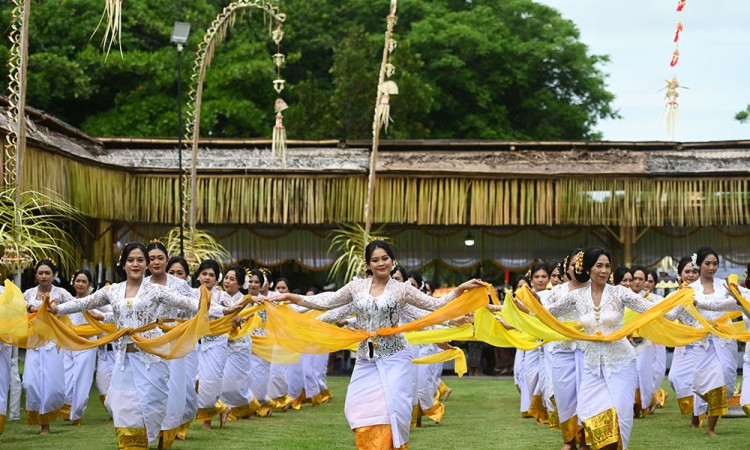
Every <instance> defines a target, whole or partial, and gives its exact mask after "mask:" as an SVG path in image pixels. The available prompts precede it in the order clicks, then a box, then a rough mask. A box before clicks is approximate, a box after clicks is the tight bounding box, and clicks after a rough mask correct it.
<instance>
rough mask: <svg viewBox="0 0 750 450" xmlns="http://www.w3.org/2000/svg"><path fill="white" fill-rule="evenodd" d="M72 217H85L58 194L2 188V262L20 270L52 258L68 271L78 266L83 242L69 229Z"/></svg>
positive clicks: (73, 219)
mask: <svg viewBox="0 0 750 450" xmlns="http://www.w3.org/2000/svg"><path fill="white" fill-rule="evenodd" d="M71 220H72V221H75V222H78V223H83V216H82V215H81V213H80V212H79V211H78V210H77V209H76V208H75V207H73V206H72V205H70V204H69V203H67V202H65V201H64V200H63V199H61V198H60V197H59V196H57V195H55V194H44V193H41V192H37V191H24V192H21V193H20V194H19V195H16V189H15V188H5V189H2V190H0V247H1V248H2V249H3V254H2V257H0V265H2V267H3V268H4V269H5V270H7V271H8V272H10V273H20V272H22V271H23V270H24V269H27V268H29V267H31V265H32V264H33V262H34V261H38V260H40V259H43V258H49V259H52V260H53V261H55V262H56V263H57V264H58V265H60V266H62V267H64V268H65V269H67V270H68V271H71V270H73V269H74V268H76V267H78V262H79V260H80V255H81V248H80V244H79V243H78V240H77V239H76V238H75V237H74V236H73V235H72V234H71V233H70V231H68V230H67V229H66V225H67V224H68V223H69V222H70V221H71Z"/></svg>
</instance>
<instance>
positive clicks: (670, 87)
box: [659, 0, 688, 140]
mask: <svg viewBox="0 0 750 450" xmlns="http://www.w3.org/2000/svg"><path fill="white" fill-rule="evenodd" d="M685 2H686V0H679V1H678V2H677V12H678V13H680V18H679V21H678V22H677V28H676V29H675V32H674V39H673V42H674V47H675V48H674V51H673V52H672V59H671V60H670V61H669V66H670V67H676V66H677V63H678V62H679V61H680V33H682V31H683V30H684V26H683V25H682V10H683V8H685ZM666 81H667V84H666V86H664V87H663V88H661V89H659V92H661V91H666V93H665V95H664V99H665V100H666V111H665V113H664V115H665V122H666V123H667V134H668V135H669V139H671V140H674V139H675V134H676V133H677V121H678V119H679V110H678V106H679V103H678V98H679V97H680V93H679V92H677V89H688V87H687V86H682V85H680V82H679V81H677V76H676V75H675V76H673V77H672V79H671V80H666Z"/></svg>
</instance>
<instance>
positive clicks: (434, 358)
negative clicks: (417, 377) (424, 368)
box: [411, 347, 467, 378]
mask: <svg viewBox="0 0 750 450" xmlns="http://www.w3.org/2000/svg"><path fill="white" fill-rule="evenodd" d="M452 360H455V361H456V362H455V363H454V365H453V371H454V372H456V375H458V377H459V378H461V377H462V376H464V374H465V373H466V372H467V368H466V355H465V354H464V351H463V350H461V349H460V348H458V347H453V348H449V349H448V350H443V351H442V352H439V353H435V354H433V355H429V356H423V357H421V358H417V359H412V360H411V362H412V363H414V364H434V363H439V362H446V361H452Z"/></svg>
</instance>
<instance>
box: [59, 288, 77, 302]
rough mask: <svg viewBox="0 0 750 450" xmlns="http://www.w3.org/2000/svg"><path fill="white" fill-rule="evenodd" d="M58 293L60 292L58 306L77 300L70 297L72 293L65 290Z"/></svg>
mask: <svg viewBox="0 0 750 450" xmlns="http://www.w3.org/2000/svg"><path fill="white" fill-rule="evenodd" d="M58 292H60V295H59V298H58V300H57V304H63V303H67V302H72V301H73V300H75V297H73V296H72V295H70V292H68V291H66V290H65V289H62V288H61V289H60V290H59V291H58Z"/></svg>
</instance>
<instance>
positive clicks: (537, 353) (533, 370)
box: [523, 263, 554, 423]
mask: <svg viewBox="0 0 750 450" xmlns="http://www.w3.org/2000/svg"><path fill="white" fill-rule="evenodd" d="M549 273H550V270H549V267H548V266H547V265H546V264H544V263H537V264H534V265H533V266H532V267H531V270H529V273H528V277H527V280H526V281H527V282H528V283H529V284H530V285H531V290H532V292H536V293H537V295H539V297H540V298H541V299H542V301H544V300H545V299H546V298H547V296H548V295H549V293H550V291H548V290H547V284H549ZM524 353H525V355H524V367H523V372H524V376H525V377H526V385H527V387H528V390H529V394H530V395H531V405H530V406H529V414H530V415H531V416H533V417H534V418H535V419H536V421H537V423H548V422H549V415H548V412H547V406H552V405H548V404H545V397H548V396H547V395H546V392H547V389H546V388H547V369H546V368H545V365H544V364H545V362H544V349H543V347H538V348H535V349H534V350H528V351H526V352H524ZM549 387H550V390H551V385H550V386H549ZM551 395H552V394H550V395H549V396H551ZM553 409H554V406H553Z"/></svg>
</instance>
